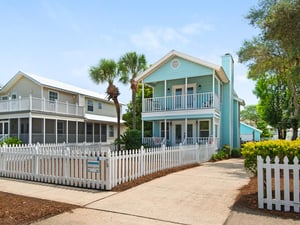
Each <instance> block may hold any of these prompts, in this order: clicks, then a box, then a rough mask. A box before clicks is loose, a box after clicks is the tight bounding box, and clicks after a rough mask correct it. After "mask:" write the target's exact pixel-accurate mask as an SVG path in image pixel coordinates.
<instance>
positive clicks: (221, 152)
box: [211, 149, 229, 161]
mask: <svg viewBox="0 0 300 225" xmlns="http://www.w3.org/2000/svg"><path fill="white" fill-rule="evenodd" d="M228 158H229V155H228V153H227V152H226V151H224V150H223V149H222V150H219V151H218V152H217V153H215V154H213V155H212V156H211V160H213V161H217V160H222V159H228Z"/></svg>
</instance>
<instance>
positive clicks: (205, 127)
mask: <svg viewBox="0 0 300 225" xmlns="http://www.w3.org/2000/svg"><path fill="white" fill-rule="evenodd" d="M199 125H200V137H209V121H200V123H199Z"/></svg>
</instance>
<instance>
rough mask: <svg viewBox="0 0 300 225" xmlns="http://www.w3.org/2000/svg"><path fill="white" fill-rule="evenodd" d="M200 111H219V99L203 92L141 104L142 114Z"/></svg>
mask: <svg viewBox="0 0 300 225" xmlns="http://www.w3.org/2000/svg"><path fill="white" fill-rule="evenodd" d="M201 109H216V110H220V99H219V97H218V96H217V95H215V94H213V93H212V92H205V93H197V94H188V95H173V96H166V97H154V98H146V99H144V102H143V112H144V113H149V112H161V111H178V110H201Z"/></svg>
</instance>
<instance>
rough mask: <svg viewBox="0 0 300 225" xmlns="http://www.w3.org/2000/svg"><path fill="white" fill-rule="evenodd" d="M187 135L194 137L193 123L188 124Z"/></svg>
mask: <svg viewBox="0 0 300 225" xmlns="http://www.w3.org/2000/svg"><path fill="white" fill-rule="evenodd" d="M187 137H193V124H188V125H187Z"/></svg>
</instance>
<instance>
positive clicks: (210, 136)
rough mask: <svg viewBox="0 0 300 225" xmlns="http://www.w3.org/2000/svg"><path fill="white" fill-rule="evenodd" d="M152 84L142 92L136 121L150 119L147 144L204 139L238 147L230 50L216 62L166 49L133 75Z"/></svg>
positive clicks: (237, 105) (239, 101) (237, 104)
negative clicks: (146, 92)
mask: <svg viewBox="0 0 300 225" xmlns="http://www.w3.org/2000/svg"><path fill="white" fill-rule="evenodd" d="M137 81H138V82H141V83H142V88H143V93H144V87H145V86H146V85H147V86H149V87H151V88H152V89H153V96H152V98H144V95H143V110H142V127H143V128H144V123H145V122H151V123H152V133H153V134H152V137H150V138H149V137H147V138H146V137H144V130H143V142H144V143H148V144H150V145H160V144H166V145H176V144H180V143H182V144H195V143H199V144H206V145H211V146H214V147H215V148H221V147H222V146H223V145H230V146H231V147H232V148H238V147H240V119H239V118H240V105H243V104H244V101H243V100H242V99H239V98H238V96H237V94H236V93H235V91H234V62H233V59H232V56H231V55H230V54H225V55H224V56H223V57H222V66H219V65H216V64H213V63H210V62H206V61H204V60H201V59H199V58H196V57H193V56H189V55H186V54H184V53H181V52H178V51H175V50H172V51H171V52H169V53H168V54H167V55H165V56H164V57H163V58H161V59H160V60H159V61H157V62H156V63H155V64H153V66H151V67H150V68H149V69H148V70H146V71H145V72H144V73H142V74H141V75H140V76H138V77H137Z"/></svg>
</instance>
